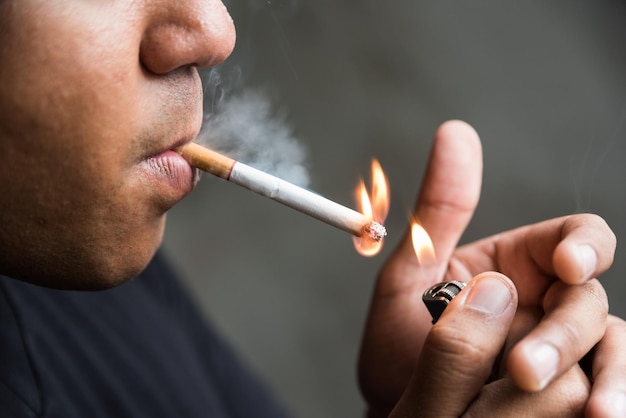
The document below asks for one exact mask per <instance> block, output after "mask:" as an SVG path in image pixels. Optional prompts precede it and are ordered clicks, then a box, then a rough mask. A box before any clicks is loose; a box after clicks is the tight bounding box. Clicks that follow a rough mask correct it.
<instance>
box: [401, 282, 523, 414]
mask: <svg viewBox="0 0 626 418" xmlns="http://www.w3.org/2000/svg"><path fill="white" fill-rule="evenodd" d="M516 308H517V292H516V290H515V287H514V285H513V284H512V282H511V281H510V280H509V279H508V278H506V277H505V276H503V275H501V274H499V273H493V272H488V273H482V274H480V275H478V276H476V278H474V279H473V280H472V281H471V282H470V283H469V284H468V285H467V287H466V288H465V289H464V290H463V291H462V292H461V293H459V295H458V296H457V297H456V298H455V299H454V300H453V301H452V302H451V303H450V304H449V305H448V307H447V308H446V310H445V311H444V313H443V315H442V316H441V318H440V319H439V321H438V322H437V323H436V324H435V325H434V326H433V328H432V330H431V331H430V333H429V334H428V336H427V337H426V342H425V344H424V347H423V349H422V352H421V355H420V358H419V360H418V362H417V367H416V368H415V371H414V373H413V376H412V378H411V382H410V383H409V385H408V386H407V388H406V390H405V392H404V394H403V395H402V398H401V399H400V401H399V402H398V404H397V405H396V407H395V408H394V409H393V411H392V414H391V416H392V417H404V416H407V417H408V416H416V414H419V416H424V417H428V416H432V417H458V416H460V415H462V414H463V412H464V411H465V410H466V409H467V408H468V406H469V405H470V404H471V402H472V400H473V399H474V398H475V397H476V396H477V395H478V393H479V392H480V391H481V389H482V388H483V385H484V384H485V382H486V381H487V379H488V377H489V375H490V374H491V372H492V369H493V364H494V361H495V360H496V358H497V357H498V354H499V353H500V350H501V349H502V346H503V345H504V342H505V340H506V337H507V335H508V332H509V327H510V325H511V322H512V320H513V317H514V315H515V311H516Z"/></svg>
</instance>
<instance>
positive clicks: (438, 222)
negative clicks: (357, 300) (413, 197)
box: [359, 122, 626, 414]
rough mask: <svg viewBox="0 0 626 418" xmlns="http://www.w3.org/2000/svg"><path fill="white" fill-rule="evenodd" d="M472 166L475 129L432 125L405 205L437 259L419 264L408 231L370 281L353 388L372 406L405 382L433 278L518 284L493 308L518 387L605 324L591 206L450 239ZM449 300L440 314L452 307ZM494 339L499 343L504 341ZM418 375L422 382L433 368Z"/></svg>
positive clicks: (387, 402) (600, 254)
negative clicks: (470, 238)
mask: <svg viewBox="0 0 626 418" xmlns="http://www.w3.org/2000/svg"><path fill="white" fill-rule="evenodd" d="M481 176H482V156H481V149H480V141H479V140H478V137H477V135H476V134H475V132H474V131H473V130H472V129H471V128H470V127H469V126H468V125H466V124H464V123H462V122H448V123H446V124H444V125H443V126H442V127H441V128H440V129H439V130H438V132H437V135H436V138H435V144H434V147H433V151H432V154H431V158H430V163H429V166H428V170H427V173H426V177H425V180H424V183H423V187H422V190H421V193H420V196H419V199H418V202H417V205H416V209H415V213H414V216H415V218H416V219H418V220H419V222H420V223H421V224H422V226H424V228H425V229H426V230H427V231H428V232H429V234H430V236H431V238H432V240H433V244H434V246H435V251H436V254H437V259H436V261H434V262H432V263H430V264H428V265H420V264H419V263H418V262H417V259H416V257H415V255H414V253H413V249H412V244H411V242H410V237H409V235H408V234H407V235H406V237H405V238H404V239H403V241H402V243H401V244H400V245H399V247H398V248H397V249H396V251H395V252H394V254H393V255H392V256H391V257H390V259H389V260H388V262H387V263H386V265H385V266H384V268H383V269H382V271H381V274H380V276H379V278H378V281H377V284H376V288H375V291H374V297H373V300H372V306H371V309H370V315H369V318H368V323H367V325H366V329H365V334H364V339H363V347H362V351H361V358H360V364H359V376H360V383H361V388H362V390H363V393H364V395H365V397H366V400H367V401H368V403H369V405H370V408H371V411H372V414H375V413H376V412H380V413H382V414H386V413H388V412H389V411H390V410H391V409H392V408H393V407H394V405H395V404H396V403H397V401H398V400H399V398H400V396H401V395H402V393H403V392H404V391H405V389H406V388H407V385H408V382H409V380H410V379H411V375H412V372H413V369H414V368H415V365H416V364H418V359H419V358H420V355H421V354H422V350H423V348H424V344H425V341H426V337H427V335H428V334H429V331H430V329H431V327H432V326H431V321H430V316H429V314H428V312H427V311H426V309H425V307H424V306H423V304H422V302H421V294H422V293H423V291H424V290H425V289H426V288H427V287H428V286H430V285H432V284H435V283H437V282H439V281H442V280H450V279H454V280H462V281H469V280H470V279H471V278H472V276H473V275H475V274H478V273H480V272H484V271H488V270H497V271H499V272H501V273H504V274H505V275H507V276H508V277H510V279H511V280H512V281H513V283H514V285H515V288H517V292H519V294H516V295H515V297H513V296H512V300H513V299H514V300H515V301H516V302H518V304H519V306H518V309H517V310H516V311H515V315H514V316H513V317H512V319H511V321H512V322H511V323H510V324H508V325H507V324H506V318H503V317H501V316H500V317H499V318H500V319H499V320H501V321H504V322H502V327H504V328H502V329H506V330H507V333H508V334H510V336H509V338H508V342H507V346H506V347H504V349H505V352H506V353H507V354H508V355H507V356H506V363H505V364H504V365H503V367H502V368H501V369H502V372H505V373H508V374H509V376H510V378H511V380H512V381H513V382H515V384H516V385H517V386H518V387H519V388H522V389H524V390H525V391H537V390H540V389H543V388H545V387H546V386H547V385H548V384H550V383H551V382H553V381H555V380H556V379H558V378H559V377H560V376H562V375H563V374H564V373H570V370H572V369H574V370H575V369H576V367H578V366H577V363H578V361H579V360H580V359H581V358H582V357H583V356H584V355H585V354H586V353H587V352H588V351H590V350H591V348H592V347H593V346H594V345H595V344H596V343H597V342H598V341H600V340H601V338H603V336H604V334H605V329H606V319H607V300H606V295H605V293H604V291H603V289H602V287H601V286H600V284H599V283H598V282H597V280H594V279H592V278H593V277H595V276H596V275H598V274H600V273H602V272H604V271H605V270H606V269H607V268H608V267H609V266H610V264H611V263H612V258H613V253H614V250H615V237H614V235H613V233H612V232H611V230H610V229H609V228H608V226H607V225H606V223H605V222H604V221H603V220H602V219H601V218H599V217H597V216H594V215H575V216H570V217H564V218H559V219H554V220H551V221H546V222H543V223H540V224H536V225H530V226H526V227H523V228H519V229H516V230H513V231H510V232H506V233H502V234H499V235H496V236H493V237H491V238H487V239H484V240H481V241H478V242H476V243H473V244H469V245H466V246H464V247H461V248H458V249H457V248H456V246H457V243H458V240H459V238H460V236H461V234H462V233H463V231H464V230H465V227H466V226H467V224H468V222H469V220H470V219H471V216H472V215H473V212H474V210H475V208H476V205H477V202H478V197H479V194H480V184H481ZM468 290H469V289H468ZM464 292H465V291H464ZM462 293H463V292H462ZM451 306H452V304H451ZM448 310H450V307H449V309H447V310H446V313H444V316H447V315H449V314H452V312H450V313H449V312H448ZM444 316H442V319H441V320H440V321H443V320H444ZM505 316H506V315H505ZM442 324H445V322H442ZM442 326H443V325H442ZM615 329H617V328H615V327H613V328H610V330H612V333H613V335H614V336H615V338H614V339H616V340H619V341H621V342H624V341H626V339H625V338H624V333H623V332H622V333H619V332H615V331H613V330H615ZM464 332H465V333H466V334H468V335H467V338H471V337H472V336H473V335H474V333H475V332H477V331H476V330H475V329H474V328H465V330H464ZM496 337H497V336H496ZM607 338H608V340H611V338H610V337H609V334H607V336H606V337H605V338H604V339H603V340H602V343H603V344H606V343H605V341H607ZM513 343H516V344H513ZM497 344H498V343H497V340H495V339H494V345H497ZM466 348H469V347H466ZM495 348H496V349H497V350H498V352H499V351H500V349H501V348H503V347H501V346H500V345H497V346H496V347H495ZM599 351H600V350H598V352H599ZM609 352H610V354H611V355H612V357H611V358H604V360H603V361H604V363H603V367H604V368H603V369H602V370H605V371H606V370H607V369H606V365H607V364H611V365H617V364H619V365H623V364H624V361H623V360H624V359H623V358H622V357H623V356H619V355H617V352H616V351H615V350H609ZM487 357H488V356H487ZM491 360H493V359H491ZM601 363H602V362H600V363H598V364H601ZM507 366H508V367H507ZM598 367H600V366H598ZM603 373H604V372H603ZM419 377H421V378H422V379H425V380H426V384H428V380H432V379H435V378H436V376H419ZM565 377H567V376H565ZM565 377H564V378H565ZM624 379H626V377H625V378H622V380H624ZM618 386H619V385H618ZM619 387H620V388H622V387H624V385H621V386H619ZM439 389H441V388H439ZM481 389H482V387H473V389H472V390H474V392H475V393H478V391H480V390H481ZM433 390H435V388H432V387H431V389H430V392H432V391H433ZM441 390H443V389H441ZM604 390H608V385H606V386H604V385H601V384H600V383H598V389H597V390H596V388H595V387H594V388H593V391H592V395H591V396H592V400H593V399H600V398H601V397H602V396H603V395H602V393H603V392H602V391H604ZM597 391H600V392H599V393H596V392H597ZM520 393H522V392H521V391H520ZM470 399H471V398H470ZM598 403H599V402H595V401H594V402H590V405H596V404H598ZM467 406H468V405H466V407H467ZM590 407H591V406H590Z"/></svg>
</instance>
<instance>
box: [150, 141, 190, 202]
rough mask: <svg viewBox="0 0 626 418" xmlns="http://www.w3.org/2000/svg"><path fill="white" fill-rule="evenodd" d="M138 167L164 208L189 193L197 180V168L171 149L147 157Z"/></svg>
mask: <svg viewBox="0 0 626 418" xmlns="http://www.w3.org/2000/svg"><path fill="white" fill-rule="evenodd" d="M139 167H140V169H141V171H142V174H143V176H142V177H143V178H144V182H145V183H147V186H148V187H150V188H151V190H152V192H153V195H154V196H155V197H156V199H157V200H158V203H159V204H160V205H162V206H164V207H165V209H166V210H167V209H169V208H171V207H172V206H174V205H175V204H176V203H178V202H179V201H180V200H181V199H183V198H184V197H185V196H186V195H187V194H189V193H190V192H191V191H192V190H193V188H194V187H195V185H196V182H197V177H198V176H197V170H196V169H195V168H192V167H191V166H190V165H189V163H188V162H187V161H186V160H185V159H184V158H183V157H182V156H181V155H180V154H178V153H177V152H176V151H173V150H167V151H164V152H161V153H159V154H157V155H154V156H152V157H149V158H147V159H145V160H143V161H142V162H141V163H140V164H139Z"/></svg>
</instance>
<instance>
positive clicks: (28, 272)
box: [0, 234, 162, 290]
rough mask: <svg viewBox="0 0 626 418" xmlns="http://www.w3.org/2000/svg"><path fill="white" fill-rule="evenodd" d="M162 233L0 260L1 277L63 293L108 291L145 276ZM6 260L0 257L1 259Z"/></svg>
mask: <svg viewBox="0 0 626 418" xmlns="http://www.w3.org/2000/svg"><path fill="white" fill-rule="evenodd" d="M161 240H162V234H158V237H155V236H154V234H151V235H150V236H148V237H146V239H139V238H137V237H135V238H133V239H125V240H123V242H117V241H113V242H94V241H91V243H89V240H85V243H84V245H82V246H79V247H76V246H75V247H74V248H69V246H61V249H59V250H58V251H55V250H52V249H51V248H52V247H47V251H32V250H33V249H31V251H30V252H29V253H26V254H25V253H22V254H21V256H20V257H13V258H10V259H2V260H0V266H2V270H1V271H0V273H1V274H3V275H6V276H9V277H12V278H14V279H18V280H22V281H25V282H29V283H32V284H35V285H38V286H43V287H49V288H55V289H61V290H104V289H109V288H112V287H115V286H118V285H120V284H123V283H125V282H127V281H129V280H131V279H133V278H134V277H136V276H137V275H139V273H141V272H142V271H143V270H144V269H145V268H146V266H147V265H148V264H149V263H150V261H151V260H152V258H153V257H154V255H155V254H156V251H157V250H158V248H159V246H160V244H161ZM1 258H2V257H0V259H1Z"/></svg>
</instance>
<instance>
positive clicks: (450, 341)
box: [428, 324, 487, 365]
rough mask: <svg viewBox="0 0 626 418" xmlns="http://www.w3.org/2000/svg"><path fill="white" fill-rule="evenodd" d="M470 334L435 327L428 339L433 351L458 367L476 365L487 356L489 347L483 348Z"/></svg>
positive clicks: (453, 328) (443, 327) (445, 327)
mask: <svg viewBox="0 0 626 418" xmlns="http://www.w3.org/2000/svg"><path fill="white" fill-rule="evenodd" d="M469 335H470V334H469V333H467V332H463V330H461V329H459V328H457V327H452V326H440V325H439V324H437V325H435V326H434V327H433V328H432V330H431V332H430V334H429V336H428V338H429V343H430V345H431V347H432V349H433V350H436V351H437V352H438V353H439V355H441V356H445V357H448V358H449V359H450V361H455V364H456V365H462V364H467V365H475V364H476V362H478V361H480V360H481V359H482V358H483V357H484V356H485V351H487V347H482V346H480V345H479V344H478V343H477V340H474V339H470V338H468V337H469Z"/></svg>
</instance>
